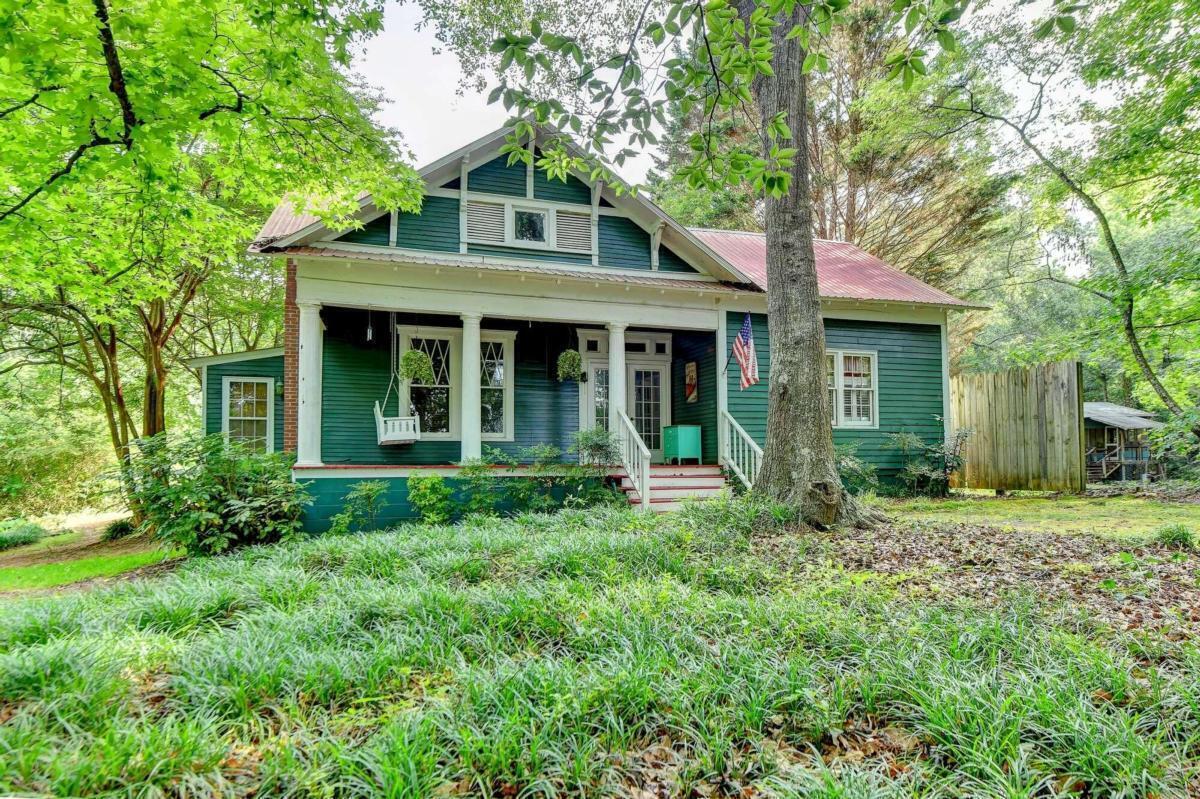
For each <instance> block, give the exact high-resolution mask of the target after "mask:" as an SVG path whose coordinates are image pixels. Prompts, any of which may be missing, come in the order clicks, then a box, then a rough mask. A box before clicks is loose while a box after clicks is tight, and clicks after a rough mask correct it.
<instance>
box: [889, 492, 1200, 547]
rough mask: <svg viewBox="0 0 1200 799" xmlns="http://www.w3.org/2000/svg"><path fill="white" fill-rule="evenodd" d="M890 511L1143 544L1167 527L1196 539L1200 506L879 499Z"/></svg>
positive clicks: (1133, 500)
mask: <svg viewBox="0 0 1200 799" xmlns="http://www.w3.org/2000/svg"><path fill="white" fill-rule="evenodd" d="M882 502H883V503H884V509H885V510H887V511H888V512H895V513H900V514H902V515H903V516H904V517H905V518H909V519H917V520H928V521H938V522H957V523H966V524H989V525H997V526H1001V527H1012V528H1018V529H1026V530H1047V531H1050V532H1059V533H1091V534H1094V535H1103V536H1112V537H1115V538H1123V539H1128V540H1131V541H1138V540H1144V539H1146V538H1148V537H1149V536H1151V535H1153V533H1154V531H1155V530H1157V529H1159V528H1160V527H1163V526H1165V525H1169V524H1185V525H1188V526H1190V527H1192V528H1194V529H1195V530H1196V531H1197V534H1198V535H1200V503H1194V502H1193V503H1176V502H1160V501H1158V500H1155V499H1150V498H1145V497H1136V496H1116V497H1071V496H1062V497H1021V496H1015V497H1006V498H1003V499H999V498H993V497H956V498H951V499H944V500H930V499H910V500H897V501H887V500H883V501H882Z"/></svg>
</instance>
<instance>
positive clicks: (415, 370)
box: [400, 350, 433, 385]
mask: <svg viewBox="0 0 1200 799" xmlns="http://www.w3.org/2000/svg"><path fill="white" fill-rule="evenodd" d="M400 379H401V380H407V381H409V382H410V383H420V384H423V385H429V384H430V383H432V382H433V359H432V358H430V357H429V353H427V352H425V351H424V350H408V351H407V352H405V353H404V354H403V355H401V356H400Z"/></svg>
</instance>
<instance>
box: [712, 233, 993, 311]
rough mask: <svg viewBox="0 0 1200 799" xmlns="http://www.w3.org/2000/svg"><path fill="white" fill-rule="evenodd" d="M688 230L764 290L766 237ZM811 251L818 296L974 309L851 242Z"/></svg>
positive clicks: (831, 243) (821, 242) (817, 245)
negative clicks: (818, 289)
mask: <svg viewBox="0 0 1200 799" xmlns="http://www.w3.org/2000/svg"><path fill="white" fill-rule="evenodd" d="M691 231H692V233H694V234H695V235H696V237H697V238H699V239H700V240H701V241H702V242H704V243H705V244H707V245H708V246H709V247H710V248H711V249H712V250H713V251H714V252H716V253H717V254H718V255H720V256H721V257H722V258H724V259H725V260H726V261H729V263H730V264H732V265H733V267H734V268H735V269H738V270H739V271H741V272H742V273H744V274H746V275H748V276H749V277H750V278H751V279H752V280H753V281H754V283H755V284H756V285H757V286H758V287H759V288H760V289H762V290H763V291H766V290H767V240H766V236H764V235H763V234H762V233H748V232H744V231H740V230H710V229H707V228H691ZM813 249H814V251H815V254H816V256H817V282H818V284H819V285H820V288H821V296H822V297H829V298H836V299H851V300H871V301H875V302H879V301H885V302H903V303H919V304H924V305H951V306H955V307H960V308H973V307H977V306H974V305H972V304H971V303H969V302H964V301H963V300H960V299H958V298H957V297H954V296H952V295H950V294H947V293H946V292H944V291H941V290H940V289H935V288H934V287H933V286H930V285H929V284H927V283H924V282H922V281H920V280H918V279H917V278H915V277H913V276H912V275H909V274H906V273H904V272H901V271H900V270H899V269H896V268H894V267H891V266H888V265H887V264H886V263H884V262H883V261H881V260H879V259H878V258H876V257H875V256H873V255H871V254H870V253H868V252H866V251H864V250H860V249H859V248H858V247H856V246H855V245H853V244H848V243H846V242H844V241H824V240H821V239H818V240H817V241H815V242H814V243H813Z"/></svg>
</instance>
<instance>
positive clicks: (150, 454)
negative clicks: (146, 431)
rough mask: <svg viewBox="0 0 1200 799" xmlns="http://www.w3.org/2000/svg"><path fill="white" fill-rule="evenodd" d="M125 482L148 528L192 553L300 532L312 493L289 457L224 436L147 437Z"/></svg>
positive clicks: (210, 552) (285, 537) (267, 541)
mask: <svg viewBox="0 0 1200 799" xmlns="http://www.w3.org/2000/svg"><path fill="white" fill-rule="evenodd" d="M131 471H132V475H127V483H129V482H131V483H132V485H131V486H130V490H131V493H132V497H133V501H134V502H135V503H136V505H137V506H138V507H139V508H140V509H141V511H142V514H143V517H144V526H145V528H146V529H147V530H149V531H150V532H151V533H153V534H154V536H155V537H156V538H158V539H160V540H161V541H164V542H166V543H169V544H172V545H174V546H178V547H182V548H183V549H185V550H186V551H187V552H188V554H190V555H216V554H219V553H221V552H226V551H228V550H231V549H236V548H237V547H241V546H247V545H250V544H271V543H275V542H278V541H286V540H289V539H293V538H296V537H298V536H299V535H300V534H301V527H300V520H301V516H302V515H303V513H304V508H305V506H306V505H308V504H309V503H310V502H312V498H311V497H310V496H309V495H308V491H307V490H306V489H305V488H304V486H303V485H302V484H300V483H297V482H295V481H293V480H292V475H291V464H290V459H289V458H288V457H286V456H284V455H281V454H267V453H259V452H252V451H250V450H248V449H246V448H244V447H240V446H236V445H230V444H227V443H226V442H225V440H224V439H223V438H222V437H221V436H219V435H213V436H203V437H196V436H188V437H184V438H180V439H177V440H173V439H169V438H167V437H166V436H165V435H161V436H155V437H153V438H149V439H143V440H142V441H140V442H139V443H138V456H137V457H136V458H135V459H134V460H133V463H132V465H131Z"/></svg>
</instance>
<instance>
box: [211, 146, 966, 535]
mask: <svg viewBox="0 0 1200 799" xmlns="http://www.w3.org/2000/svg"><path fill="white" fill-rule="evenodd" d="M507 132H508V131H507V130H506V129H502V130H497V131H495V132H493V133H490V134H488V135H487V136H484V137H483V138H481V139H479V140H477V141H475V142H473V143H471V144H470V145H468V146H466V147H463V148H462V149H460V150H457V151H455V152H453V153H450V154H448V155H446V156H445V157H444V158H441V159H438V160H437V161H435V162H434V163H432V164H430V165H429V166H427V167H425V168H424V169H423V170H422V171H421V175H422V177H423V178H424V180H425V182H426V186H427V196H426V198H425V201H424V205H423V207H422V209H421V212H420V213H403V212H395V213H388V212H383V211H380V210H379V209H377V208H375V206H374V205H373V204H372V202H371V198H370V197H363V198H362V200H361V209H360V211H359V218H360V220H361V223H362V226H361V227H360V228H358V229H355V230H352V231H349V232H345V231H340V232H339V231H335V230H331V229H329V228H327V227H325V226H323V225H322V224H321V223H320V222H319V221H317V220H316V219H315V218H313V217H310V216H305V215H303V214H298V213H296V211H295V210H294V209H293V207H292V205H291V204H290V203H287V202H285V203H283V204H281V205H280V206H279V207H278V208H277V209H276V210H275V211H274V213H272V215H271V217H270V218H269V219H268V220H267V222H266V224H265V225H264V227H263V229H262V231H261V233H260V235H259V237H258V240H257V241H256V242H255V244H254V249H255V251H257V252H261V253H265V254H270V255H272V256H275V257H278V258H280V259H281V260H284V261H286V269H287V297H286V309H285V311H286V315H285V319H286V326H285V346H284V347H283V348H282V350H281V351H259V352H247V353H242V354H235V355H227V356H218V357H215V358H207V359H200V360H198V361H197V362H196V363H197V365H199V366H200V367H202V372H203V382H204V392H203V394H204V408H205V411H204V418H205V425H206V429H207V431H208V432H214V433H215V432H222V433H224V434H225V435H227V436H228V437H229V438H230V439H235V440H240V441H243V442H247V443H250V444H251V445H253V446H258V447H262V448H264V449H268V450H279V449H285V450H294V451H295V454H296V463H295V471H294V473H295V476H296V478H297V479H303V480H305V481H310V482H311V486H312V491H313V493H314V495H315V497H316V501H315V503H314V505H313V506H312V508H311V510H310V518H309V520H308V523H309V526H310V527H311V528H312V529H321V528H322V526H323V525H325V524H326V523H327V519H328V517H329V516H330V515H331V514H332V513H334V512H336V511H338V510H340V508H341V505H342V497H343V496H344V494H345V493H346V491H347V489H348V486H349V485H350V484H352V483H354V482H356V481H359V480H362V479H366V478H371V479H383V480H388V481H389V482H390V484H391V489H390V496H389V497H388V499H389V505H388V508H387V514H389V516H390V518H388V519H386V521H392V520H396V519H400V518H405V517H408V516H411V515H412V512H411V508H410V507H409V505H408V502H407V499H406V485H405V481H406V479H407V477H408V476H410V475H412V474H426V473H436V474H442V475H445V476H447V478H449V479H451V480H453V478H454V475H455V473H456V471H457V468H458V467H457V465H456V464H459V463H461V462H462V461H464V460H468V459H473V458H477V457H480V455H481V454H482V453H483V452H484V451H485V448H489V447H495V448H497V449H499V450H501V451H504V452H506V453H509V454H511V455H517V456H519V454H520V453H521V452H522V451H523V449H524V448H526V447H529V446H532V445H537V444H551V445H554V446H557V447H559V448H561V449H562V450H563V452H564V453H565V452H566V451H567V450H568V449H569V448H570V445H571V443H572V440H573V437H574V435H575V434H576V432H577V431H579V430H580V429H583V428H590V427H593V426H601V427H605V428H607V429H609V430H611V431H613V432H614V433H615V434H616V435H617V437H618V439H619V441H620V443H621V452H622V454H623V457H622V459H621V460H622V462H621V463H620V464H616V465H614V475H615V476H617V477H619V478H620V479H621V481H622V485H623V487H624V488H625V490H626V492H627V493H628V495H629V497H630V501H631V502H633V503H636V504H639V505H642V506H644V507H647V508H654V509H665V508H670V507H674V506H675V505H676V504H677V503H678V502H679V501H680V500H681V499H682V498H684V497H691V496H706V495H711V494H712V493H715V492H718V491H720V490H721V489H722V488H723V487H724V485H725V479H726V478H725V476H724V475H726V474H728V475H732V478H731V479H737V480H743V481H747V482H749V481H752V480H753V479H754V476H755V474H756V473H757V470H758V468H759V466H760V465H761V461H762V449H761V446H762V443H763V440H764V433H765V427H766V410H767V389H768V386H769V384H770V379H771V374H770V372H771V345H772V343H771V341H770V339H769V336H768V333H767V318H766V310H767V294H766V292H767V291H768V286H767V285H766V267H765V243H764V239H763V237H762V236H761V235H760V234H756V233H742V232H730V231H716V230H698V229H689V228H687V227H684V226H683V225H680V224H679V223H677V222H676V221H675V220H673V219H671V218H670V217H669V216H667V214H665V213H664V212H663V211H662V210H661V209H660V208H658V207H657V206H656V205H654V203H653V202H651V201H650V200H649V199H647V198H646V197H645V196H644V195H639V196H637V197H630V196H628V195H627V194H626V195H622V196H617V194H616V193H615V192H613V191H612V190H611V189H610V188H609V187H607V186H605V185H603V184H602V183H590V182H589V181H588V180H587V179H586V176H585V175H576V176H572V177H571V178H570V179H568V180H567V181H565V182H564V181H559V180H550V179H547V177H546V175H545V174H544V173H542V172H540V171H538V170H535V169H533V168H531V167H527V166H526V165H524V164H517V165H509V164H508V163H507V158H506V157H505V156H502V155H501V154H500V152H499V151H500V147H501V146H502V144H503V143H504V141H505V136H506V134H507ZM530 146H531V147H535V148H536V142H531V143H530ZM816 255H817V266H818V273H819V277H820V285H821V292H822V297H823V299H822V315H823V317H824V319H825V328H826V337H827V340H828V347H829V355H828V361H827V363H828V370H827V380H828V388H829V396H830V400H831V407H832V418H831V419H830V423H831V424H832V425H833V428H834V438H835V440H836V441H838V442H857V443H858V444H859V449H858V453H859V455H860V456H861V457H863V458H865V459H867V460H868V461H870V462H872V463H873V464H874V465H875V466H876V467H877V468H878V470H879V473H880V475H881V477H882V478H883V479H888V478H889V477H890V476H891V475H894V474H895V472H896V471H897V470H898V468H899V466H900V464H899V462H898V457H897V454H896V453H895V452H894V451H892V450H890V449H888V448H886V446H885V444H886V436H887V434H888V433H892V432H897V431H901V430H908V431H912V432H914V433H917V434H918V435H920V436H921V437H922V438H924V439H926V440H936V439H939V438H941V437H942V436H944V435H945V434H946V431H947V429H948V427H949V425H950V420H949V411H948V408H949V402H948V395H947V387H948V379H947V356H946V352H947V349H946V320H947V314H948V313H949V312H952V311H955V310H961V309H964V308H967V307H970V306H968V305H967V304H966V303H964V302H962V301H961V300H958V299H956V298H954V297H952V296H950V295H948V294H946V293H944V292H942V291H939V290H937V289H935V288H933V287H931V286H928V285H926V284H924V283H922V282H920V281H919V280H917V279H915V278H913V277H911V276H909V275H907V274H904V273H902V272H900V271H898V270H895V269H893V268H891V267H889V266H888V265H887V264H884V263H883V262H881V261H880V260H878V259H877V258H874V257H872V256H871V255H869V254H867V253H865V252H863V251H862V250H860V249H858V248H857V247H855V246H853V245H850V244H845V243H841V242H827V241H820V242H817V245H816ZM747 315H749V319H750V321H751V327H752V330H753V338H754V344H755V349H756V355H757V364H758V371H759V376H760V378H761V379H760V381H759V382H758V383H756V384H754V385H750V386H749V387H747V388H745V389H743V388H742V387H741V384H740V377H741V369H740V367H739V365H738V363H737V362H736V361H733V360H731V358H730V353H731V347H732V344H733V341H734V338H735V336H737V335H738V334H739V331H740V329H741V328H742V326H743V324H744V322H745V320H746V318H747ZM412 349H417V350H420V351H422V352H425V353H426V354H428V355H429V359H430V362H431V363H432V365H433V367H434V368H433V372H434V374H433V379H432V380H431V381H429V380H422V381H419V382H418V381H406V380H398V379H397V375H396V371H397V366H396V365H397V363H399V361H400V359H402V358H403V355H404V353H405V352H406V351H408V350H412ZM568 349H570V350H576V351H578V353H579V354H580V355H581V359H582V363H583V374H582V376H581V378H580V379H579V380H566V381H563V380H559V377H558V374H557V371H556V363H557V360H558V357H559V355H560V354H561V353H562V352H563V351H565V350H568ZM564 457H570V456H569V455H564ZM505 473H506V474H507V473H508V472H505ZM517 473H519V471H518V472H517Z"/></svg>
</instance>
